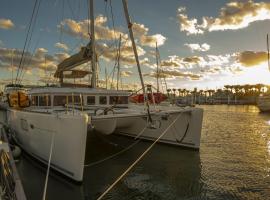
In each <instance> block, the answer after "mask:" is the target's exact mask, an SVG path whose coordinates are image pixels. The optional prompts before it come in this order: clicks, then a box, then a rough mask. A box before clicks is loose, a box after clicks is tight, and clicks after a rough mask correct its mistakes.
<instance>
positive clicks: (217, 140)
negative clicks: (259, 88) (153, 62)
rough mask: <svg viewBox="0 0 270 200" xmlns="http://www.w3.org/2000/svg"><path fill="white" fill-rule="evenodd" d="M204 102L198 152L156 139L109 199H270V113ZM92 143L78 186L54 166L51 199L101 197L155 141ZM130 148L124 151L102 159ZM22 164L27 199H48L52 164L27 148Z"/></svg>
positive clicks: (120, 138)
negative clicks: (35, 157) (39, 159)
mask: <svg viewBox="0 0 270 200" xmlns="http://www.w3.org/2000/svg"><path fill="white" fill-rule="evenodd" d="M201 107H203V108H204V120H203V129H202V138H201V149H200V151H194V150H189V149H183V148H179V147H175V146H169V145H164V144H156V145H155V146H154V148H153V149H152V150H151V151H150V152H149V153H148V154H147V156H146V157H144V159H143V160H141V162H139V163H138V164H137V165H136V166H135V168H134V169H133V170H131V172H130V173H128V174H127V175H126V176H125V177H124V178H123V179H122V180H121V181H120V182H119V183H118V184H117V185H116V186H115V187H114V188H113V189H112V190H111V192H110V193H109V194H108V195H107V196H106V197H105V198H104V199H108V200H126V199H130V200H131V199H134V200H143V199H147V200H162V199H165V200H178V199H184V200H193V199H194V200H195V199H196V200H198V199H222V200H227V199H228V200H230V199H248V200H253V199H262V200H265V199H266V200H267V199H270V114H263V113H259V110H258V109H257V108H256V107H255V106H240V105H238V106H227V105H210V106H201ZM89 140H90V144H91V145H89V146H88V153H87V155H86V157H87V164H89V163H92V164H91V165H90V166H88V167H86V168H85V174H84V182H83V183H82V184H76V183H74V182H72V181H70V180H68V179H66V178H64V177H62V176H60V175H59V174H57V173H56V172H54V171H51V172H50V178H49V181H48V189H47V199H48V200H59V199H65V200H90V199H91V200H92V199H97V198H98V197H99V196H100V195H101V194H102V193H103V192H104V191H105V190H106V188H107V187H108V186H110V184H112V183H113V182H114V180H115V179H116V178H117V177H118V176H120V175H121V174H122V173H123V172H124V171H125V169H126V168H128V167H129V165H130V164H131V163H133V162H134V161H135V160H136V158H137V157H138V156H139V155H140V154H141V153H142V152H143V151H144V150H145V149H146V148H147V147H148V146H149V145H151V142H147V141H139V142H136V141H134V139H131V138H126V137H123V136H117V135H111V136H106V137H105V136H101V135H97V134H93V135H91V137H90V138H89ZM134 142H136V143H134ZM132 144H134V145H132ZM130 145H132V146H131V148H129V149H128V150H127V151H124V152H123V153H121V154H119V155H118V156H116V157H114V158H112V159H109V160H105V161H103V162H100V163H99V162H96V161H99V160H101V159H103V158H106V157H108V156H110V155H113V154H115V153H117V152H120V151H122V150H123V149H125V148H127V147H128V146H130ZM70 148H72V147H70ZM66 156H69V155H66ZM17 168H18V171H19V174H20V176H21V179H22V183H23V185H24V190H25V193H26V196H27V198H28V199H29V200H37V199H42V194H43V189H44V183H45V175H46V166H42V165H41V164H40V163H38V162H37V161H36V160H33V159H32V158H31V157H29V156H28V155H26V154H25V153H23V155H22V157H21V159H20V161H18V162H17Z"/></svg>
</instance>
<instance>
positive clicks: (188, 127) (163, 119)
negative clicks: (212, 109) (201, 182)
mask: <svg viewBox="0 0 270 200" xmlns="http://www.w3.org/2000/svg"><path fill="white" fill-rule="evenodd" d="M151 117H152V119H153V121H154V127H149V123H148V122H147V114H145V112H144V113H141V114H140V112H137V114H129V115H125V114H123V115H117V116H116V115H107V116H103V117H102V118H93V121H92V123H93V126H94V129H95V130H96V131H98V132H100V133H102V134H112V133H116V134H121V135H126V136H131V137H134V138H136V137H138V138H140V139H146V140H152V141H153V140H156V139H157V138H158V137H159V136H160V135H161V134H162V133H163V132H164V131H165V130H166V129H167V128H168V127H169V126H170V125H171V124H172V126H171V127H170V128H169V129H167V130H166V133H165V134H164V136H163V137H162V138H161V139H160V140H159V142H161V143H167V144H173V145H178V146H185V147H190V148H194V149H199V148H200V138H201V128H202V119H203V109H201V108H185V109H180V108H179V107H176V110H169V111H168V110H167V111H166V110H165V111H161V112H151ZM176 118H177V119H176ZM175 120H176V121H175ZM174 121H175V122H174Z"/></svg>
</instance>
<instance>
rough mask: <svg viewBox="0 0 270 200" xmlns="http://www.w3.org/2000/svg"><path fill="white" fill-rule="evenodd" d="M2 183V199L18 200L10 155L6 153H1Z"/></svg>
mask: <svg viewBox="0 0 270 200" xmlns="http://www.w3.org/2000/svg"><path fill="white" fill-rule="evenodd" d="M0 158H1V159H0V183H1V185H0V186H1V194H0V199H2V198H3V200H4V199H9V200H16V199H17V197H16V193H15V181H14V177H13V171H12V167H11V164H10V159H9V155H8V154H7V153H6V152H5V151H4V150H1V151H0Z"/></svg>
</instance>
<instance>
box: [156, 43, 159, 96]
mask: <svg viewBox="0 0 270 200" xmlns="http://www.w3.org/2000/svg"><path fill="white" fill-rule="evenodd" d="M156 63H157V93H158V92H159V82H158V79H159V69H158V47H157V41H156Z"/></svg>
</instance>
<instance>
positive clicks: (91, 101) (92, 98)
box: [87, 96, 96, 105]
mask: <svg viewBox="0 0 270 200" xmlns="http://www.w3.org/2000/svg"><path fill="white" fill-rule="evenodd" d="M95 104H96V97H95V96H88V97H87V105H95Z"/></svg>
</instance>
